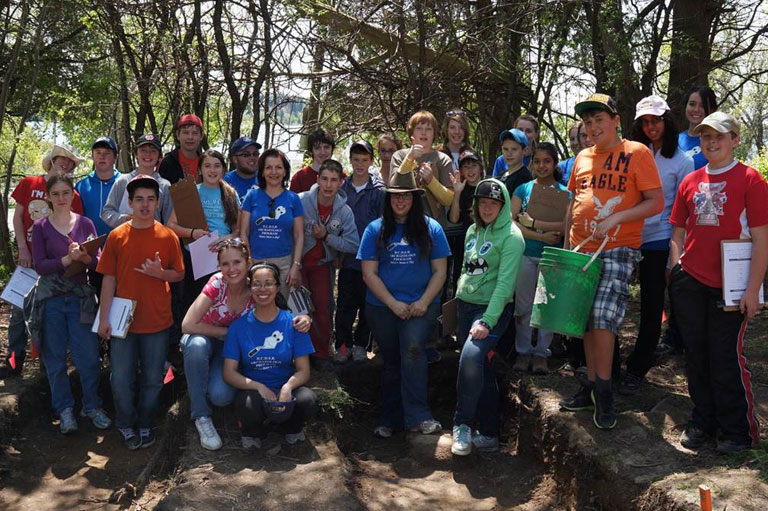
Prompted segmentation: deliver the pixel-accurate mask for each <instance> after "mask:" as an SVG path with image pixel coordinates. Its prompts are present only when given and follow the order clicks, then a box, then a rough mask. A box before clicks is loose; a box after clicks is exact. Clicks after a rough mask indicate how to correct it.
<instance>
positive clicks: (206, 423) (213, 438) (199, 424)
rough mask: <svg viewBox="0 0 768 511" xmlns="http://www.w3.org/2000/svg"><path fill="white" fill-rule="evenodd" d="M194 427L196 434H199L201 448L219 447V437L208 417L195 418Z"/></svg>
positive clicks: (213, 448) (216, 448) (214, 448)
mask: <svg viewBox="0 0 768 511" xmlns="http://www.w3.org/2000/svg"><path fill="white" fill-rule="evenodd" d="M195 428H197V434H198V435H199V436H200V445H202V446H203V449H208V450H209V451H217V450H219V449H221V437H220V436H219V434H218V433H217V432H216V428H215V427H214V426H213V421H212V420H211V418H210V417H198V418H197V419H195Z"/></svg>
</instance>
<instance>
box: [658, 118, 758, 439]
mask: <svg viewBox="0 0 768 511" xmlns="http://www.w3.org/2000/svg"><path fill="white" fill-rule="evenodd" d="M739 132H740V128H739V123H738V121H737V120H736V119H735V118H734V117H733V116H732V115H730V114H726V113H724V112H713V113H711V114H709V115H708V116H707V117H705V118H704V120H703V121H701V124H699V125H698V126H697V127H696V128H695V129H694V133H695V134H696V135H701V150H702V152H703V153H704V156H705V157H706V158H707V160H708V161H709V163H708V164H707V165H706V166H705V167H703V168H701V169H699V170H697V171H695V172H692V173H690V174H688V175H687V176H686V177H685V178H684V179H683V181H682V183H680V188H679V191H678V194H677V197H676V198H675V203H674V206H673V207H672V216H671V217H670V223H671V224H672V225H673V231H672V240H671V243H670V253H669V264H670V265H674V267H673V268H672V271H671V276H670V282H669V298H670V300H671V302H672V314H674V315H675V317H676V318H677V324H678V327H679V328H680V334H681V336H682V339H683V343H684V344H685V366H686V367H685V369H686V374H687V376H688V393H689V394H690V395H691V401H693V412H692V414H691V419H690V421H689V422H688V426H687V427H686V428H685V431H683V433H682V435H681V436H680V443H681V444H682V445H683V446H684V447H687V448H689V449H698V448H699V447H702V446H703V445H704V444H705V443H707V442H710V441H711V440H712V439H713V438H714V437H715V435H717V450H718V451H719V452H722V453H731V452H737V451H742V450H745V449H749V448H750V447H756V446H757V443H758V442H759V441H760V436H759V432H760V431H759V428H758V424H757V414H756V413H755V412H756V410H755V401H754V394H753V391H752V384H751V382H750V372H749V370H748V369H747V367H746V363H747V359H746V357H745V356H744V354H743V353H742V348H743V346H744V334H745V332H746V329H747V321H748V320H749V319H750V318H752V317H753V316H754V315H755V313H756V312H757V309H758V308H759V306H758V295H759V293H758V291H759V289H760V285H761V284H762V283H763V279H764V277H765V272H766V265H768V210H766V204H768V185H766V182H765V180H764V179H763V178H762V177H761V176H760V174H759V173H758V172H757V171H756V170H755V169H753V168H751V167H748V166H746V165H744V164H743V163H741V162H739V161H737V160H734V158H733V151H734V149H735V148H736V147H737V146H738V145H739V142H740V141H741V139H740V138H739ZM736 239H745V240H746V239H751V241H752V261H751V264H750V267H749V276H748V282H747V286H746V289H745V291H744V294H743V295H742V298H741V301H740V303H739V308H738V310H733V311H726V310H724V309H723V303H722V300H723V291H722V288H723V275H722V270H721V267H722V264H723V263H722V261H721V252H720V250H721V249H720V243H721V242H722V241H723V240H736ZM683 249H685V253H684V254H683V255H682V256H681V253H682V252H683Z"/></svg>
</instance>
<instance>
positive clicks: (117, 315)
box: [91, 296, 136, 339]
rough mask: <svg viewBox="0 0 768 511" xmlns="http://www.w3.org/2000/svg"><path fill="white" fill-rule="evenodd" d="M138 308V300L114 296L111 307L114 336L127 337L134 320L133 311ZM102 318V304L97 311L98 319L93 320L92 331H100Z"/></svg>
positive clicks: (110, 313)
mask: <svg viewBox="0 0 768 511" xmlns="http://www.w3.org/2000/svg"><path fill="white" fill-rule="evenodd" d="M135 310H136V300H129V299H128V298H119V297H117V296H115V297H114V298H112V305H111V306H110V307H109V325H110V326H111V327H112V337H117V338H118V339H125V336H126V335H128V329H129V328H130V326H131V323H132V322H133V312H134V311H135ZM100 318H101V306H99V310H98V312H97V313H96V320H95V321H94V322H93V327H92V328H91V332H93V333H95V334H98V333H99V320H100Z"/></svg>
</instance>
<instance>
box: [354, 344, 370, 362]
mask: <svg viewBox="0 0 768 511" xmlns="http://www.w3.org/2000/svg"><path fill="white" fill-rule="evenodd" d="M352 360H353V361H354V362H365V361H366V360H368V353H367V352H366V351H365V348H364V347H362V346H353V347H352Z"/></svg>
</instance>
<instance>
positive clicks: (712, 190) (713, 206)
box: [693, 181, 728, 226]
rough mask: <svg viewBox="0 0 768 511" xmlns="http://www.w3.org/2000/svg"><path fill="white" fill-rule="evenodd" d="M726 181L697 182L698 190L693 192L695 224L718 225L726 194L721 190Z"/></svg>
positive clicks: (726, 198) (726, 200)
mask: <svg viewBox="0 0 768 511" xmlns="http://www.w3.org/2000/svg"><path fill="white" fill-rule="evenodd" d="M726 184H727V183H726V182H725V181H723V182H722V183H699V191H698V192H696V193H694V194H693V205H694V206H695V214H696V225H712V226H718V225H720V219H719V218H718V217H719V216H723V214H724V211H723V205H724V204H725V203H726V202H728V196H727V195H726V193H725V192H724V191H723V190H724V189H725V185H726Z"/></svg>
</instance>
